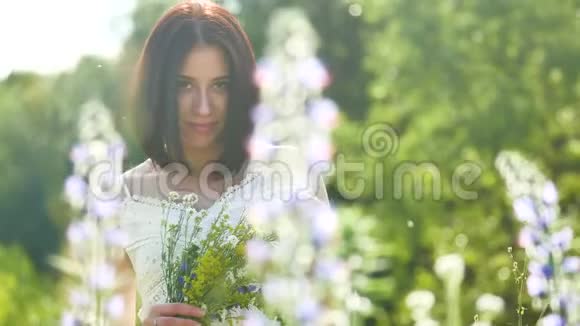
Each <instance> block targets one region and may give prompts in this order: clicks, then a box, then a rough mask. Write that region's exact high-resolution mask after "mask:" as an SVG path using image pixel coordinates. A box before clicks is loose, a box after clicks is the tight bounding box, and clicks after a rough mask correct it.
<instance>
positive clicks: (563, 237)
mask: <svg viewBox="0 0 580 326" xmlns="http://www.w3.org/2000/svg"><path fill="white" fill-rule="evenodd" d="M573 239H574V231H572V228H570V227H565V228H563V229H562V230H560V231H559V232H556V233H554V234H553V235H552V239H551V240H552V245H553V246H554V247H555V248H558V249H559V250H562V251H566V250H568V249H569V248H570V246H571V244H572V240H573Z"/></svg>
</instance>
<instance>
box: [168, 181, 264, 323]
mask: <svg viewBox="0 0 580 326" xmlns="http://www.w3.org/2000/svg"><path fill="white" fill-rule="evenodd" d="M196 201H197V198H196V196H195V195H186V196H184V197H183V198H182V199H181V200H179V196H178V195H177V193H171V194H170V195H169V200H168V201H165V202H164V212H165V213H164V216H165V217H166V218H165V220H164V221H163V228H162V253H161V260H162V270H163V271H162V272H163V278H164V281H165V284H166V292H167V293H166V294H167V299H168V301H169V302H172V303H187V304H191V305H194V306H199V307H202V308H203V309H204V310H205V311H206V314H205V315H206V317H205V318H204V320H201V322H202V323H203V324H210V323H211V321H212V320H219V321H220V322H226V321H227V322H233V321H234V320H235V319H238V318H241V317H242V316H240V314H239V310H238V309H249V308H257V307H259V306H261V302H260V301H261V299H260V291H259V288H258V286H257V285H256V284H254V283H253V282H252V279H251V277H250V276H249V275H248V274H247V273H246V270H245V268H246V243H247V242H248V241H249V240H251V239H252V238H254V236H255V232H254V230H253V229H252V227H251V226H250V225H249V224H248V223H246V218H245V214H242V217H241V218H240V219H239V220H238V221H236V222H235V223H234V222H233V221H232V220H230V215H229V214H227V213H226V211H227V207H228V204H227V202H224V205H222V208H221V210H220V212H219V214H218V215H217V216H216V217H215V218H213V219H212V220H207V221H206V219H207V218H208V216H207V211H206V210H202V211H199V212H198V211H197V210H196V209H194V208H193V204H194V203H195V202H196Z"/></svg>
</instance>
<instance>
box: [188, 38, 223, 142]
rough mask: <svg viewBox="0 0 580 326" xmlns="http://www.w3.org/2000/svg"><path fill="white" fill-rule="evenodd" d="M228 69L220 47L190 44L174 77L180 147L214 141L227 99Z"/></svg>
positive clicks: (220, 126)
mask: <svg viewBox="0 0 580 326" xmlns="http://www.w3.org/2000/svg"><path fill="white" fill-rule="evenodd" d="M228 72H229V69H228V65H227V62H226V58H225V56H224V53H223V51H222V50H221V49H220V48H218V47H215V46H202V47H194V48H193V49H192V50H191V51H190V52H189V54H188V55H187V56H186V58H185V61H184V63H183V66H182V67H181V71H180V73H179V76H177V78H178V95H177V103H178V108H179V128H180V134H181V142H182V144H183V146H184V151H188V150H192V149H206V148H210V147H213V146H216V145H218V141H219V139H218V138H220V135H221V133H222V132H223V130H224V125H225V117H226V110H227V103H228V83H229V75H228Z"/></svg>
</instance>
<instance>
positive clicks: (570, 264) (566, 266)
mask: <svg viewBox="0 0 580 326" xmlns="http://www.w3.org/2000/svg"><path fill="white" fill-rule="evenodd" d="M562 269H563V270H564V272H566V273H570V274H575V273H580V257H578V256H572V257H567V258H566V259H564V262H563V263H562Z"/></svg>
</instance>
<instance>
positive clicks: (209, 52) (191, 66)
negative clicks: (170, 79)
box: [180, 46, 228, 79]
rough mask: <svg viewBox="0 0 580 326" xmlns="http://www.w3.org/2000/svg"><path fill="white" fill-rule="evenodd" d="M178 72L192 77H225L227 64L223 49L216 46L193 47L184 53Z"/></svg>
mask: <svg viewBox="0 0 580 326" xmlns="http://www.w3.org/2000/svg"><path fill="white" fill-rule="evenodd" d="M180 74H181V75H183V76H187V77H190V78H192V79H215V78H218V77H225V76H226V75H227V74H228V64H227V61H226V58H225V55H224V52H223V50H222V49H220V48H219V47H216V46H201V47H194V48H193V49H191V51H190V52H189V53H188V54H187V55H186V57H185V60H184V62H183V65H182V67H181V72H180Z"/></svg>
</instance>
